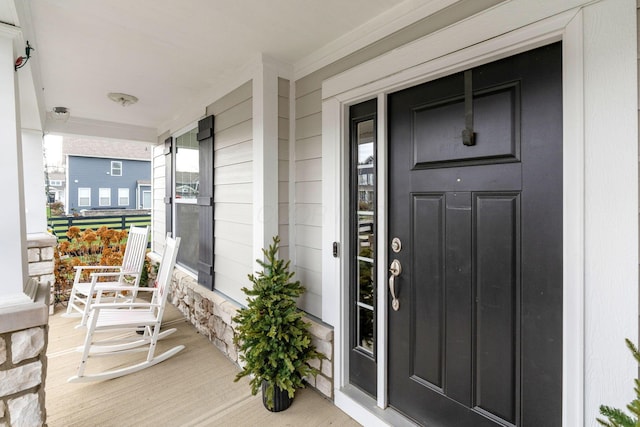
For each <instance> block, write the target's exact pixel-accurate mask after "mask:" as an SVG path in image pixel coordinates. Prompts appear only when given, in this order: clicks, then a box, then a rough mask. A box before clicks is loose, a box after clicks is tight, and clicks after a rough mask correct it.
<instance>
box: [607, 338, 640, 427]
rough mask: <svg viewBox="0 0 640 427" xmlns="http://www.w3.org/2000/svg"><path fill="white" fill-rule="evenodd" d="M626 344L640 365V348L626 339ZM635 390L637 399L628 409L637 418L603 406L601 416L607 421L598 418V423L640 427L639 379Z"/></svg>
mask: <svg viewBox="0 0 640 427" xmlns="http://www.w3.org/2000/svg"><path fill="white" fill-rule="evenodd" d="M625 342H626V344H627V347H628V348H629V350H631V354H633V357H634V358H635V359H636V362H637V363H638V364H639V365H640V352H638V348H637V347H636V346H635V345H634V344H633V343H632V342H631V341H630V340H629V339H628V338H627V339H625ZM634 390H635V392H636V398H635V399H633V401H632V402H631V403H629V404H628V405H627V409H628V410H629V411H630V412H631V413H632V414H633V415H635V417H633V416H629V415H627V414H626V413H625V412H624V411H622V410H620V409H617V408H612V407H610V406H606V405H601V406H600V415H604V416H605V417H607V420H603V419H602V418H597V421H598V423H600V425H603V426H605V427H640V421H638V419H639V418H640V381H638V379H636V380H635V387H634Z"/></svg>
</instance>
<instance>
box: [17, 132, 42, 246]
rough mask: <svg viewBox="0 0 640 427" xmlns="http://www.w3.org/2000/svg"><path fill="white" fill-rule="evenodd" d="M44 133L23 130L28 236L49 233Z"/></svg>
mask: <svg viewBox="0 0 640 427" xmlns="http://www.w3.org/2000/svg"><path fill="white" fill-rule="evenodd" d="M42 150H43V147H42V131H39V130H31V129H22V156H23V157H22V160H23V167H24V190H25V193H24V201H25V220H26V228H27V233H28V234H33V233H44V232H46V231H47V211H46V206H47V205H46V203H47V199H46V194H45V182H44V159H43V157H42Z"/></svg>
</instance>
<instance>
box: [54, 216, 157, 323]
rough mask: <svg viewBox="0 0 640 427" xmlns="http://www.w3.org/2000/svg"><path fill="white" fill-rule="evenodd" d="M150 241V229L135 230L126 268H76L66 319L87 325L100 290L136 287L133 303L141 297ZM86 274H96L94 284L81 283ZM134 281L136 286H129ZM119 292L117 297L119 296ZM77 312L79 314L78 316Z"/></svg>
mask: <svg viewBox="0 0 640 427" xmlns="http://www.w3.org/2000/svg"><path fill="white" fill-rule="evenodd" d="M148 240H149V227H148V226H145V227H136V226H131V228H130V229H129V234H128V237H127V248H126V249H125V251H124V256H123V257H122V265H111V266H110V265H85V266H78V267H74V268H75V270H76V275H75V278H74V280H73V288H72V289H71V295H70V296H69V303H68V304H67V312H66V313H65V314H63V317H82V319H81V320H80V324H79V325H78V327H84V326H85V325H86V324H87V318H88V317H89V310H90V308H91V302H92V300H93V299H94V298H95V294H96V286H106V287H114V285H123V286H124V285H133V286H134V290H133V291H132V293H133V299H134V300H135V298H136V296H137V290H138V285H139V284H140V278H141V276H142V269H143V267H144V258H145V255H146V252H147V242H148ZM85 270H95V271H96V272H94V273H91V274H90V277H91V281H90V282H81V281H80V280H81V278H82V273H83V271H85ZM104 277H108V278H112V280H111V281H107V282H99V281H98V280H99V279H100V278H104ZM127 279H128V280H131V279H133V281H132V282H127ZM117 294H118V292H117V293H116V295H117ZM74 311H76V312H77V313H74Z"/></svg>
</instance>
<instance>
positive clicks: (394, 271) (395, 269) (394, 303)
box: [389, 259, 402, 311]
mask: <svg viewBox="0 0 640 427" xmlns="http://www.w3.org/2000/svg"><path fill="white" fill-rule="evenodd" d="M389 272H390V273H391V276H389V291H390V292H391V308H393V310H394V311H398V310H399V309H400V300H398V297H397V296H396V277H398V276H399V275H400V274H401V273H402V265H401V264H400V261H398V260H397V259H394V260H393V261H391V266H390V267H389Z"/></svg>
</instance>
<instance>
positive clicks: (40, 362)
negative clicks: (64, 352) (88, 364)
mask: <svg viewBox="0 0 640 427" xmlns="http://www.w3.org/2000/svg"><path fill="white" fill-rule="evenodd" d="M48 299H49V286H48V284H41V285H40V286H39V288H38V291H37V295H36V299H35V301H34V302H33V303H31V304H21V305H16V306H12V307H0V426H3V427H4V426H12V425H16V426H17V425H21V426H40V425H46V410H45V391H44V388H45V377H46V372H47V357H46V353H47V343H48V330H49V325H48V321H49V316H48V311H49V308H48Z"/></svg>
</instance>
